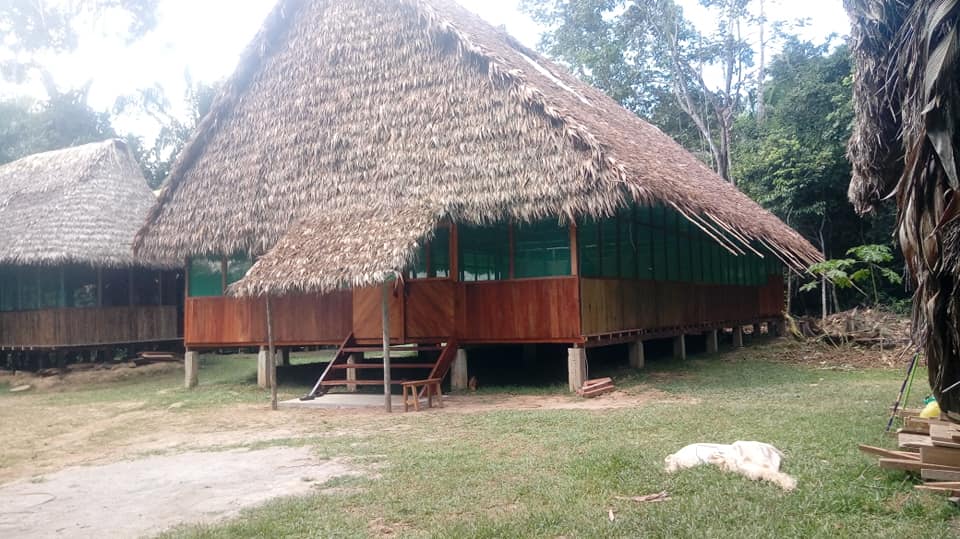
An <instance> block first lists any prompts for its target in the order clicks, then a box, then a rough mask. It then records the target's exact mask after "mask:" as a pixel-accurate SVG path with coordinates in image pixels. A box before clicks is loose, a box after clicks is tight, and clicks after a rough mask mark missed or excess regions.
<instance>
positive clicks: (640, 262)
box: [634, 206, 653, 279]
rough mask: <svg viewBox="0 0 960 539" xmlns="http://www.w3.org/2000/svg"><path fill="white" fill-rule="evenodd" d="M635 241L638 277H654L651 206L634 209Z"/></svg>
mask: <svg viewBox="0 0 960 539" xmlns="http://www.w3.org/2000/svg"><path fill="white" fill-rule="evenodd" d="M634 222H635V223H636V226H635V227H634V238H635V239H634V241H636V244H637V278H638V279H653V239H652V238H653V229H652V228H650V208H649V207H647V206H638V207H637V208H635V211H634Z"/></svg>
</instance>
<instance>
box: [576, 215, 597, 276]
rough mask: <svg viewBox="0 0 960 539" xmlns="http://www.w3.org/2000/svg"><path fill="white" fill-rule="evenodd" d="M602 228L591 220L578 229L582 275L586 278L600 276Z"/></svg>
mask: <svg viewBox="0 0 960 539" xmlns="http://www.w3.org/2000/svg"><path fill="white" fill-rule="evenodd" d="M599 229H600V226H599V224H598V223H597V222H596V221H593V220H589V221H586V222H583V223H581V224H580V225H579V226H578V227H577V246H578V247H579V249H580V274H581V275H583V276H584V277H599V276H600V243H599V241H598V238H599V234H600V232H599Z"/></svg>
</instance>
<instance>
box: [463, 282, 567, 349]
mask: <svg viewBox="0 0 960 539" xmlns="http://www.w3.org/2000/svg"><path fill="white" fill-rule="evenodd" d="M458 286H459V287H460V291H461V292H460V302H461V303H460V305H458V312H457V316H456V320H457V328H456V332H457V335H456V336H457V339H458V341H460V342H465V341H466V342H470V341H472V342H524V341H528V342H548V341H551V340H567V339H569V340H570V341H575V340H577V339H579V338H580V336H581V335H580V304H579V291H578V279H577V278H576V277H552V278H543V279H518V280H514V281H479V282H465V283H461V284H459V285H458Z"/></svg>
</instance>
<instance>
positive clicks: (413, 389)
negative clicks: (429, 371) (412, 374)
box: [400, 378, 443, 412]
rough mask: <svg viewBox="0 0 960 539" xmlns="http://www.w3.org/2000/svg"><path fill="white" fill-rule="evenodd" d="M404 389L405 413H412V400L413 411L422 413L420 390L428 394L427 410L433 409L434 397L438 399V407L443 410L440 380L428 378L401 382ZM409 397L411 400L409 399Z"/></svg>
mask: <svg viewBox="0 0 960 539" xmlns="http://www.w3.org/2000/svg"><path fill="white" fill-rule="evenodd" d="M400 387H402V388H403V411H404V412H409V411H410V400H413V409H414V410H415V411H417V412H419V411H420V391H419V390H420V389H421V388H422V389H423V390H424V391H425V392H426V394H427V408H433V397H434V396H436V397H437V406H438V407H440V408H443V393H441V392H440V379H439V378H428V379H426V380H411V381H409V382H401V383H400ZM408 395H409V399H408Z"/></svg>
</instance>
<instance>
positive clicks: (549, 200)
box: [138, 0, 819, 294]
mask: <svg viewBox="0 0 960 539" xmlns="http://www.w3.org/2000/svg"><path fill="white" fill-rule="evenodd" d="M631 201H638V202H641V203H645V204H650V203H655V202H659V203H662V204H665V205H668V206H672V207H674V208H676V209H678V210H679V211H680V212H682V213H684V214H685V215H686V216H687V217H688V218H689V219H691V220H692V221H694V222H695V223H697V225H698V226H700V227H702V228H704V229H706V230H708V231H710V233H711V234H712V235H714V236H717V237H728V238H735V239H734V240H733V241H732V242H731V244H730V245H728V247H729V248H730V249H732V250H734V251H738V252H744V253H746V252H748V251H749V249H748V248H747V247H746V246H745V244H747V243H751V242H752V243H762V244H765V245H767V246H768V247H769V248H770V249H771V250H772V251H774V252H775V253H777V255H778V256H782V257H783V260H784V261H785V262H787V263H788V264H789V265H790V266H792V267H794V268H798V269H799V268H803V267H805V266H806V265H808V264H809V263H811V262H813V261H816V260H818V259H819V254H818V252H817V251H816V249H814V248H813V247H812V246H811V245H810V244H809V243H808V242H807V241H806V240H804V239H803V238H802V237H801V236H800V235H799V234H797V233H796V232H794V231H793V230H792V229H790V228H789V227H787V226H786V225H784V224H783V223H782V222H780V221H779V220H778V219H777V218H776V217H774V216H773V215H772V214H770V213H769V212H767V211H765V210H763V209H762V208H761V207H760V206H759V205H757V204H756V203H754V202H753V201H752V200H750V199H749V198H748V197H746V196H745V195H743V194H742V193H741V192H740V191H738V190H737V189H736V188H735V187H734V186H732V185H730V184H728V183H726V182H724V181H723V180H722V179H721V178H719V176H717V175H716V174H715V173H714V172H713V171H711V170H710V169H709V168H707V167H706V166H705V165H704V164H703V163H701V162H700V161H698V160H697V159H696V158H695V157H694V156H693V155H691V154H690V153H689V152H687V151H685V150H684V149H683V148H681V147H680V146H679V145H678V144H677V143H676V142H674V141H673V140H672V139H671V138H670V137H668V136H666V135H665V134H663V133H662V132H661V131H660V130H658V129H657V128H655V127H654V126H652V125H650V124H648V123H646V122H644V121H643V120H641V119H639V118H637V117H636V116H635V115H634V114H632V113H630V112H629V111H627V110H626V109H624V108H622V107H621V106H620V105H618V104H617V103H616V102H614V101H613V100H612V99H610V98H609V97H607V96H606V95H604V94H603V93H602V92H600V91H599V90H597V89H595V88H592V87H590V86H589V85H586V84H584V83H583V82H581V81H579V80H577V79H576V78H575V77H573V76H572V75H571V74H570V73H568V72H567V71H566V70H565V69H563V68H562V67H559V66H557V65H555V64H553V63H552V62H550V61H548V60H546V59H545V58H543V57H542V56H540V55H539V54H537V53H536V52H534V51H531V50H529V49H526V48H524V47H523V46H522V45H520V44H519V43H517V42H516V41H515V40H513V39H512V38H511V37H510V36H508V35H506V34H505V33H503V32H501V31H499V30H497V29H495V28H493V27H491V26H490V25H489V24H487V23H486V22H484V21H483V20H481V19H480V18H478V17H477V16H475V15H473V14H471V13H469V12H468V11H466V10H465V9H463V8H461V7H460V6H459V5H457V4H456V3H454V2H452V1H450V0H367V1H360V0H340V1H332V0H312V1H311V0H282V1H281V2H280V4H279V5H278V6H277V7H276V9H275V10H274V11H273V12H272V13H271V15H270V16H269V17H268V20H267V21H266V23H265V25H264V27H263V28H262V29H261V31H260V33H259V34H258V36H257V37H256V38H255V40H254V42H253V43H252V44H251V45H250V47H249V48H248V50H247V51H246V53H245V55H244V57H243V59H242V60H241V63H240V66H239V67H238V69H237V71H236V73H235V74H234V75H233V77H232V78H231V79H230V80H229V81H228V82H227V84H226V85H225V88H224V90H223V92H222V94H221V95H220V96H219V97H218V98H217V99H216V101H215V103H214V105H213V107H212V110H211V112H210V113H209V115H208V116H207V117H206V118H204V120H203V121H202V122H201V124H200V126H199V127H198V130H197V132H196V133H195V135H194V138H193V139H192V140H191V142H190V143H189V144H188V145H187V146H186V148H185V149H184V151H183V152H182V154H181V155H180V157H179V158H178V161H177V163H176V164H175V166H174V167H173V170H172V171H171V174H170V177H169V178H168V180H167V183H166V186H165V188H164V191H163V193H162V194H161V196H160V204H159V205H158V206H157V207H156V208H155V209H154V211H153V212H152V213H151V215H150V218H149V219H148V222H147V224H146V226H145V227H144V229H143V230H142V231H141V233H140V235H139V237H138V248H139V249H141V250H142V251H143V252H145V253H149V254H153V255H163V256H176V257H185V256H192V255H200V254H204V253H230V252H235V251H249V252H253V253H255V254H264V253H266V254H264V256H263V257H262V258H261V259H260V260H259V261H258V263H257V264H256V265H255V266H254V268H253V269H252V270H251V272H250V273H249V274H248V277H247V279H245V280H244V281H243V282H242V283H240V285H239V287H238V288H237V290H238V291H240V292H242V293H252V294H258V293H263V292H271V293H282V292H286V291H291V290H329V289H331V288H333V287H335V286H337V285H343V284H349V285H365V284H372V283H374V282H377V281H379V280H380V279H382V278H383V276H385V275H390V274H392V273H394V272H396V271H397V270H398V269H399V268H402V267H403V266H404V265H405V264H406V263H407V262H409V261H410V259H411V257H412V256H413V253H414V252H415V246H416V244H417V241H418V240H420V239H422V236H423V235H424V234H429V231H430V230H431V229H432V227H433V225H434V224H435V223H436V222H437V221H438V220H440V219H442V218H450V219H451V220H453V221H454V222H464V223H474V224H476V223H487V222H493V221H500V220H515V221H521V222H525V221H530V220H533V219H540V218H549V217H552V218H556V219H558V220H559V221H563V222H568V221H570V220H572V219H577V218H581V217H584V216H602V215H609V214H611V213H613V212H614V211H615V210H616V209H617V208H618V207H621V206H623V205H624V204H627V203H629V202H631ZM396 226H407V227H411V228H408V229H404V230H401V231H397V230H394V227H396ZM721 231H722V232H721ZM386 238H393V239H394V240H396V242H398V243H392V242H385V239H386ZM274 246H276V247H275V248H274ZM272 248H273V250H272V251H271V249H272Z"/></svg>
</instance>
